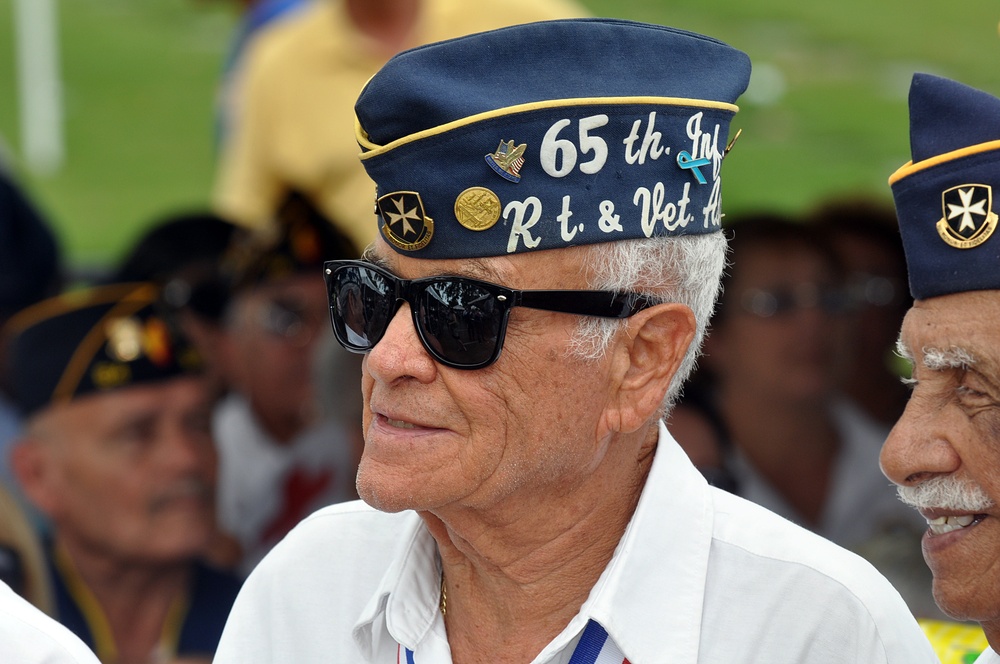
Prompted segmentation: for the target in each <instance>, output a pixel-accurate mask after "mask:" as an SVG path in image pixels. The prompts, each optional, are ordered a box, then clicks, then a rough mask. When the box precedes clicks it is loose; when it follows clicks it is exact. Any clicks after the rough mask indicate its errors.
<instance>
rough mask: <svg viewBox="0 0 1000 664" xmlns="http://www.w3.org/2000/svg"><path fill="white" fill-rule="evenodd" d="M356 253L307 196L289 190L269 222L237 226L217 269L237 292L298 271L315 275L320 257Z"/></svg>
mask: <svg viewBox="0 0 1000 664" xmlns="http://www.w3.org/2000/svg"><path fill="white" fill-rule="evenodd" d="M359 253H360V252H359V251H358V250H357V248H356V247H355V246H354V243H353V242H352V240H351V239H350V238H349V237H348V236H347V235H346V234H345V233H343V232H342V231H340V230H339V228H338V227H337V225H336V224H335V222H334V221H332V220H331V219H329V218H328V217H326V216H325V215H324V214H323V213H322V212H320V210H319V209H318V208H317V207H316V206H315V205H314V204H313V203H312V201H310V200H309V198H308V197H307V196H305V195H304V194H302V193H301V192H298V191H292V192H289V194H288V195H287V196H286V198H285V200H284V201H283V202H282V203H281V205H280V206H279V207H278V211H277V213H276V214H275V218H274V223H273V224H271V225H270V226H268V227H266V228H264V229H248V230H243V229H241V231H240V232H239V233H238V234H237V236H236V237H235V238H234V239H233V241H232V243H231V244H230V247H229V249H227V251H226V255H225V256H224V257H223V260H222V263H223V265H222V269H223V272H224V273H225V274H226V276H227V278H228V279H229V280H230V283H231V286H232V289H233V290H235V291H238V290H243V289H246V288H251V287H254V286H258V285H263V284H270V283H274V282H276V281H281V280H282V279H286V278H288V277H291V276H293V275H296V274H300V273H303V272H305V273H312V274H314V275H316V277H317V279H319V278H320V276H319V275H320V269H321V268H322V266H323V262H324V261H328V260H332V259H342V258H357V256H358V254H359Z"/></svg>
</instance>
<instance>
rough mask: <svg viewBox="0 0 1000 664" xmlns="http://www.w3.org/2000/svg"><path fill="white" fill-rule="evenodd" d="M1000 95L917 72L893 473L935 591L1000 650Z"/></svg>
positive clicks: (901, 189) (901, 212) (907, 170)
mask: <svg viewBox="0 0 1000 664" xmlns="http://www.w3.org/2000/svg"><path fill="white" fill-rule="evenodd" d="M998 118H1000V99H997V98H995V97H993V96H991V95H988V94H986V93H984V92H980V91H979V90H975V89H973V88H970V87H967V86H965V85H962V84H960V83H956V82H954V81H950V80H948V79H944V78H939V77H936V76H930V75H927V74H916V75H915V76H914V77H913V82H912V85H911V87H910V147H911V150H912V155H913V159H912V161H911V162H909V163H907V164H906V165H904V166H903V167H902V168H900V169H899V170H898V171H896V173H894V174H893V176H892V177H891V178H890V180H889V182H890V184H891V185H892V192H893V196H894V198H895V203H896V212H897V214H898V216H899V226H900V232H901V234H902V237H903V246H904V249H905V251H906V261H907V267H908V270H909V280H910V292H911V293H912V294H913V297H914V300H915V302H914V304H913V306H912V308H910V310H909V312H907V314H906V318H905V319H904V321H903V328H902V332H901V335H900V342H899V350H900V352H901V353H902V354H903V355H904V356H905V357H907V358H908V359H910V361H911V362H912V363H913V381H912V388H913V394H912V396H911V397H910V401H909V403H908V404H907V406H906V410H905V411H904V413H903V415H902V417H901V418H900V420H899V422H898V423H897V424H896V426H895V427H894V428H893V430H892V432H891V434H890V435H889V438H888V439H887V440H886V442H885V445H884V446H883V448H882V458H881V461H882V470H883V472H885V474H886V475H887V476H888V477H889V479H891V480H892V481H893V482H895V483H896V484H897V485H899V486H898V491H899V495H900V498H901V499H902V500H903V501H904V502H906V503H908V504H910V505H912V506H913V507H914V508H916V509H918V510H919V511H920V513H921V514H922V515H923V516H924V517H925V518H926V519H927V524H928V529H927V532H926V533H925V535H924V538H923V552H924V559H925V560H926V561H927V565H928V566H929V567H930V569H931V571H932V572H933V574H934V598H935V600H936V601H937V603H938V605H939V606H940V607H941V608H942V609H943V610H944V611H945V612H946V613H948V614H949V615H951V616H953V617H955V618H957V619H961V620H975V621H978V622H980V623H981V624H982V627H983V631H984V632H985V633H986V637H987V639H988V640H989V642H990V644H991V646H992V648H991V649H989V650H987V652H986V653H984V654H983V655H982V656H981V657H980V659H979V660H977V661H978V662H988V663H997V662H1000V656H998V655H997V654H996V652H994V651H995V650H997V649H998V647H1000V508H998V506H997V501H998V500H1000V445H998V439H1000V333H998V327H997V325H998V321H1000V276H998V275H1000V271H998V270H997V268H998V266H1000V234H997V233H996V226H997V219H998V217H997V212H996V210H997V209H998V206H997V201H996V200H995V196H996V193H997V190H998V188H1000V122H998Z"/></svg>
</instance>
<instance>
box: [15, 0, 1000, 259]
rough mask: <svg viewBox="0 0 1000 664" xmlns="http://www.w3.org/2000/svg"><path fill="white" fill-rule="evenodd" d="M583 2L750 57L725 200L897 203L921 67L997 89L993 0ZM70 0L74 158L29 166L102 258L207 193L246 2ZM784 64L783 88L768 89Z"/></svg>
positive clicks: (66, 233) (48, 205) (79, 251)
mask: <svg viewBox="0 0 1000 664" xmlns="http://www.w3.org/2000/svg"><path fill="white" fill-rule="evenodd" d="M12 2H13V0H0V137H3V138H4V139H6V142H7V143H8V145H9V148H10V149H11V152H12V153H13V156H14V159H15V166H17V165H18V163H19V155H20V148H19V145H18V128H17V127H18V118H17V108H16V103H15V99H14V94H15V82H14V75H13V48H7V47H6V45H8V44H11V43H12V39H13V38H12V26H11V23H12V20H11V14H12V11H11V10H12ZM584 2H585V4H586V5H587V6H588V7H590V8H591V10H592V11H593V12H594V13H595V14H597V15H604V16H617V17H622V18H632V19H638V20H646V21H655V22H660V23H664V24H667V25H674V26H677V27H682V28H686V29H689V30H694V31H696V32H702V33H705V34H709V35H712V36H714V37H718V38H720V39H722V40H724V41H726V42H728V43H730V44H732V45H733V46H736V47H738V48H741V49H742V50H744V51H746V52H747V53H748V54H749V55H750V57H751V60H752V61H753V62H754V65H755V67H756V74H755V76H754V79H753V82H752V83H751V94H749V95H747V97H745V98H744V100H742V101H741V102H740V105H741V108H742V110H741V112H740V114H739V115H738V116H737V117H736V120H735V121H734V124H733V126H734V128H742V129H743V136H742V137H741V138H740V140H739V143H738V144H737V147H736V148H735V150H734V151H733V152H732V154H731V155H730V156H729V158H728V159H727V162H726V169H725V170H724V173H725V182H726V186H725V188H724V191H725V207H726V209H727V212H729V213H734V212H739V211H740V210H745V209H751V208H752V209H760V208H765V207H770V208H776V209H780V210H785V211H790V212H795V211H800V210H803V209H805V208H807V207H809V206H811V205H812V204H814V203H815V202H816V201H817V200H818V199H820V198H822V197H826V196H831V195H835V194H840V193H845V192H855V193H857V192H862V193H870V194H873V195H876V196H882V197H885V198H888V196H889V190H888V186H887V185H886V179H887V178H888V176H889V174H890V173H891V172H892V171H893V170H895V168H897V167H898V166H900V165H902V163H903V162H905V161H906V160H907V158H908V136H907V109H906V90H907V87H908V84H909V78H910V75H911V74H912V72H914V71H929V72H933V73H939V74H942V75H945V76H951V77H953V78H956V79H958V80H961V81H963V82H966V83H969V84H970V85H974V86H977V87H981V88H983V89H986V90H988V91H991V92H993V93H1000V79H998V78H997V76H996V71H997V69H996V63H997V62H998V61H1000V37H998V34H997V22H998V20H1000V8H998V6H997V4H996V2H995V0H966V1H964V2H962V3H958V4H948V3H941V2H936V1H934V2H932V1H929V0H877V1H874V0H864V1H862V0H842V1H841V2H837V3H819V2H801V1H798V0H754V1H753V2H747V1H746V0H702V1H701V2H693V1H691V0H684V1H680V0H678V1H675V2H668V1H667V0H615V1H610V0H584ZM58 4H59V9H60V18H61V41H62V49H63V52H62V63H63V69H64V71H63V73H64V79H65V82H64V85H65V95H66V112H67V123H66V132H67V149H68V160H67V163H66V165H65V167H64V168H63V169H62V170H61V171H60V172H58V173H57V174H55V175H53V176H49V177H40V176H34V175H32V174H30V173H27V172H24V170H23V169H21V170H20V171H19V172H20V175H21V176H22V178H23V180H24V181H25V183H26V184H27V186H28V187H29V189H30V190H31V192H32V193H33V194H34V195H35V197H36V199H37V201H38V202H39V204H40V205H41V206H42V207H43V208H44V209H45V210H46V211H47V212H48V213H49V214H50V215H51V216H52V218H53V221H54V223H55V224H56V226H57V228H58V231H59V233H60V235H61V237H62V239H63V243H64V246H65V247H66V250H67V252H68V254H69V257H70V259H71V260H72V261H73V262H74V263H75V264H77V265H105V264H107V263H108V262H109V261H111V260H113V259H114V258H115V257H116V256H118V255H119V254H120V253H121V252H122V251H124V249H125V248H126V247H127V245H128V243H129V242H130V241H131V240H132V238H134V237H135V236H136V235H137V234H138V233H139V232H140V231H141V230H142V229H143V228H144V227H145V225H147V224H149V223H150V222H151V221H153V220H154V219H155V218H156V217H158V216H160V215H162V214H164V213H167V212H170V211H172V210H174V209H177V208H179V207H191V206H198V205H204V204H206V202H207V200H208V194H209V190H210V187H211V182H212V173H213V168H214V158H213V147H212V105H213V98H214V95H215V86H216V81H217V77H218V73H219V70H220V68H221V61H222V58H223V55H224V53H225V49H226V45H227V43H228V40H229V36H230V31H231V30H232V26H233V23H234V22H233V14H232V11H231V9H230V8H228V7H226V3H211V2H201V1H199V0H58ZM636 66H637V67H638V66H642V65H641V63H637V65H636ZM775 73H776V74H777V78H778V79H780V80H781V81H782V82H783V87H784V92H783V94H780V95H778V96H776V97H773V98H772V99H770V100H769V101H757V99H759V98H760V96H759V95H757V94H755V93H761V92H763V91H764V88H765V87H766V86H764V85H763V84H764V83H765V82H766V81H765V79H767V78H768V75H770V78H772V79H774V78H776V77H775ZM347 129H348V130H349V128H347Z"/></svg>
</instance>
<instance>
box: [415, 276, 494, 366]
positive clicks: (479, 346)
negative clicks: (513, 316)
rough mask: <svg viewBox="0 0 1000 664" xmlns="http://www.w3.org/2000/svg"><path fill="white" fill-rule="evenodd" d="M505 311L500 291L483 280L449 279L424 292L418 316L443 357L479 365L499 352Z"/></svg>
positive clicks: (433, 349)
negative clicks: (487, 285) (483, 282)
mask: <svg viewBox="0 0 1000 664" xmlns="http://www.w3.org/2000/svg"><path fill="white" fill-rule="evenodd" d="M505 311H506V309H505V307H503V306H502V305H501V304H500V302H499V301H498V300H497V296H496V294H494V293H492V292H490V291H489V290H487V289H485V288H484V287H483V286H481V285H480V284H477V283H475V282H471V281H467V280H464V279H447V280H441V281H435V282H434V283H431V284H429V285H428V286H427V287H426V288H425V289H424V291H423V293H421V296H420V304H419V309H418V320H419V325H420V328H421V334H422V336H423V339H424V343H425V344H427V346H428V350H430V351H431V352H432V353H434V354H436V355H437V356H438V358H439V359H441V360H443V361H445V362H446V363H448V364H451V365H453V366H459V367H476V366H482V365H486V364H488V363H489V362H490V360H492V359H493V357H494V355H495V354H496V352H497V346H498V344H499V343H500V341H502V340H501V339H500V331H501V328H502V327H503V319H504V315H505Z"/></svg>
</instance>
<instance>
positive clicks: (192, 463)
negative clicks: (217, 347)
mask: <svg viewBox="0 0 1000 664" xmlns="http://www.w3.org/2000/svg"><path fill="white" fill-rule="evenodd" d="M157 296H158V293H157V290H156V289H155V288H154V287H153V286H152V285H149V284H119V285H109V286H103V287H99V288H95V289H90V290H86V291H77V292H70V293H68V294H65V295H62V296H60V297H57V298H53V299H50V300H45V301H43V302H40V303H38V304H36V305H34V306H33V307H30V308H28V309H25V310H24V311H22V312H20V313H19V314H18V315H17V316H15V317H14V318H12V319H11V320H10V321H9V323H8V325H7V327H6V328H5V335H6V338H7V339H8V350H9V358H10V367H9V373H10V382H11V386H12V388H13V392H14V398H15V402H16V403H17V405H18V406H19V408H20V409H21V411H22V412H23V413H24V415H25V423H26V424H25V433H24V437H23V439H22V440H21V441H20V442H19V443H18V444H17V446H16V447H15V449H14V456H13V464H14V470H15V472H16V474H17V477H18V480H19V481H20V482H21V485H22V487H23V488H24V491H25V494H26V495H27V496H28V498H29V499H30V500H32V502H34V504H35V505H36V506H37V507H38V508H39V509H40V510H41V511H42V512H43V513H44V514H45V515H46V516H47V517H48V519H49V520H50V522H51V542H50V546H49V547H48V556H49V568H50V573H51V580H52V587H53V592H54V606H55V616H56V618H57V619H58V620H59V621H60V622H62V623H63V624H64V625H66V626H67V627H69V628H70V629H71V630H72V631H73V632H74V633H76V634H77V635H78V636H79V637H80V638H81V639H82V640H83V641H84V642H85V643H86V644H87V645H88V646H90V647H91V648H92V649H93V650H95V652H96V653H97V654H98V656H99V658H100V659H101V660H102V661H104V662H118V663H122V664H124V663H126V662H148V661H172V659H173V658H174V657H185V658H194V657H204V658H210V657H211V655H212V653H213V652H214V650H215V647H216V645H217V643H218V638H219V634H220V633H221V631H222V624H223V622H224V620H225V616H226V614H227V612H228V609H229V607H230V606H231V604H232V601H233V599H234V598H235V596H236V592H237V590H238V589H239V581H238V580H237V579H236V578H235V577H232V576H230V575H228V574H223V573H221V572H219V571H217V570H214V569H212V568H210V567H207V566H206V565H203V564H202V563H201V562H200V561H199V559H200V558H201V556H202V554H203V552H204V551H205V549H206V547H207V546H208V543H209V542H210V541H211V538H212V536H213V534H214V532H215V521H214V482H215V464H216V457H215V449H214V447H213V443H212V437H211V408H212V399H211V398H210V392H209V389H208V386H207V383H206V381H205V379H204V378H203V377H202V376H201V375H199V367H200V360H199V359H198V357H197V356H196V355H195V354H193V353H192V349H191V348H190V347H189V346H187V345H186V344H185V343H184V342H183V341H182V340H181V339H180V338H179V337H178V336H176V335H175V334H174V333H173V331H172V330H171V329H170V327H169V326H168V325H167V323H166V322H165V319H164V318H163V317H162V316H161V315H160V314H159V311H158V307H157ZM205 661H207V659H206V660H205Z"/></svg>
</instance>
